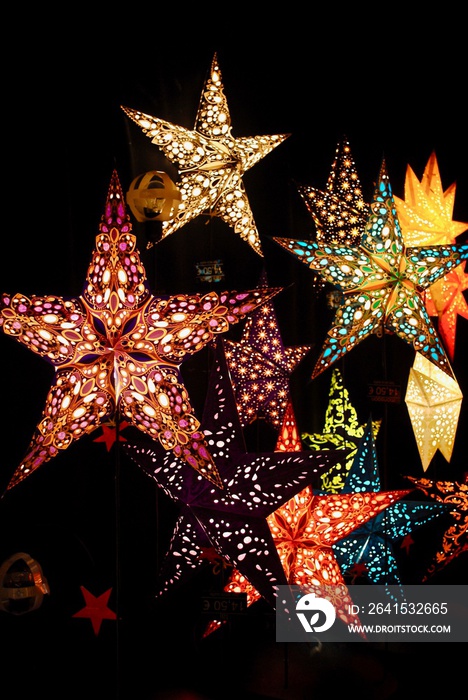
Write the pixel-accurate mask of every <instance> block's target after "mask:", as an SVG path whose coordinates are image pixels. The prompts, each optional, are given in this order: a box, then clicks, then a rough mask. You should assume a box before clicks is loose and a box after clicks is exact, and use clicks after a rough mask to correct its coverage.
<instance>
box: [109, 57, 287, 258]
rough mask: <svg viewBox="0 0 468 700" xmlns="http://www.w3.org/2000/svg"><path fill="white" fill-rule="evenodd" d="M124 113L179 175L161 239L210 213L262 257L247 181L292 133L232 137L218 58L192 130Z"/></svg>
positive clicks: (147, 116) (148, 117) (203, 92)
mask: <svg viewBox="0 0 468 700" xmlns="http://www.w3.org/2000/svg"><path fill="white" fill-rule="evenodd" d="M122 109H123V111H124V112H125V114H126V115H127V116H128V117H130V119H132V120H133V121H134V122H136V123H137V124H138V125H139V126H140V127H141V129H142V130H143V133H144V134H146V135H147V136H148V138H150V139H151V142H152V143H154V144H155V145H156V146H158V148H160V149H161V150H162V151H163V153H164V155H165V156H166V158H168V159H169V160H170V161H171V162H172V163H175V164H176V165H177V167H178V170H179V176H180V181H179V182H178V183H177V186H178V188H179V190H180V194H181V202H180V205H179V207H178V210H177V212H176V214H175V216H174V218H172V219H170V220H169V221H164V222H163V223H162V238H166V237H167V236H169V235H170V234H171V233H174V231H177V230H178V229H180V228H181V226H184V225H185V224H187V223H188V222H189V221H191V220H192V219H194V218H195V217H197V216H199V215H200V214H202V213H205V212H208V213H209V215H210V216H215V217H218V218H220V219H222V220H223V221H224V222H225V223H227V224H228V225H229V226H230V227H231V228H232V229H233V230H234V232H235V233H236V234H238V235H239V236H240V237H241V239H242V240H243V241H245V242H246V243H248V244H249V245H250V246H251V248H252V249H253V250H254V251H255V252H256V253H257V254H258V255H260V256H262V257H263V252H262V247H261V242H260V236H259V233H258V230H257V226H256V224H255V220H254V216H253V213H252V210H251V208H250V204H249V200H248V198H247V194H246V191H245V187H244V183H243V180H242V178H243V175H244V173H245V172H246V171H247V170H249V169H250V168H251V167H252V166H253V165H255V164H256V163H257V162H258V161H260V160H261V159H262V158H264V157H265V156H266V155H268V154H269V153H270V152H271V151H272V150H273V149H274V148H276V147H277V146H279V145H280V144H281V143H283V141H285V140H286V139H287V138H288V136H289V134H278V135H273V136H246V137H240V138H234V137H233V136H232V134H231V117H230V114H229V108H228V104H227V100H226V97H225V94H224V86H223V82H222V76H221V71H220V68H219V64H218V58H217V54H215V55H214V57H213V60H212V63H211V70H210V74H209V77H208V79H207V81H206V83H205V85H204V88H203V91H202V95H201V98H200V104H199V108H198V112H197V116H196V120H195V128H194V130H193V131H191V130H189V129H185V128H184V127H182V126H176V125H174V124H171V123H170V122H167V121H165V120H164V119H159V118H157V117H152V116H150V115H148V114H144V113H143V112H139V111H138V110H135V109H130V108H128V107H122Z"/></svg>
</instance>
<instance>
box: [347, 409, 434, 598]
mask: <svg viewBox="0 0 468 700" xmlns="http://www.w3.org/2000/svg"><path fill="white" fill-rule="evenodd" d="M369 490H370V491H380V490H381V483H380V475H379V467H378V460H377V450H376V446H375V441H374V436H373V430H372V422H371V421H369V422H368V424H367V426H366V430H365V433H364V435H363V437H362V439H361V441H360V443H359V448H358V451H357V453H356V456H355V458H354V460H353V465H352V467H351V470H350V472H349V474H348V476H347V479H346V484H345V486H344V488H343V493H359V492H361V491H364V492H365V491H369ZM445 512H446V508H445V507H444V506H443V505H441V504H439V503H425V502H423V501H421V502H419V501H412V500H411V501H410V500H405V499H401V500H399V501H397V502H396V503H392V504H391V505H390V506H389V507H388V508H386V509H385V510H384V511H382V512H380V513H379V514H378V515H376V516H375V518H371V519H370V520H368V521H367V522H366V523H364V524H363V525H362V526H360V527H358V528H357V529H356V530H354V531H353V532H352V533H351V534H350V535H347V536H346V537H344V538H343V539H341V540H339V542H336V543H335V544H334V545H333V551H334V553H335V556H336V559H337V561H338V563H339V565H340V568H341V571H342V572H343V573H344V574H346V573H348V574H349V573H351V574H354V575H356V573H357V572H360V573H362V574H365V575H366V576H367V577H368V579H369V580H370V581H371V582H372V583H375V584H386V585H389V586H399V585H400V584H401V580H400V575H399V571H398V565H397V559H396V557H395V554H394V550H393V543H394V542H396V541H398V540H400V539H402V538H404V537H405V536H406V535H408V534H410V533H411V532H413V531H414V530H415V529H416V528H419V527H421V526H422V525H424V524H426V523H428V522H430V521H431V520H433V519H434V518H436V517H438V516H439V515H442V514H443V513H445Z"/></svg>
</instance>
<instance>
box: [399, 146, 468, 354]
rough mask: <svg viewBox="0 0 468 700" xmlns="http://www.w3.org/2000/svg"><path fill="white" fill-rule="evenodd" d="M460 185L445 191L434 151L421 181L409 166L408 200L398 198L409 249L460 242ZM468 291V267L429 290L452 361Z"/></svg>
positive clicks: (467, 316)
mask: <svg viewBox="0 0 468 700" xmlns="http://www.w3.org/2000/svg"><path fill="white" fill-rule="evenodd" d="M455 193H456V183H452V185H450V187H448V188H447V189H446V190H445V191H444V190H443V187H442V179H441V176H440V171H439V165H438V162H437V158H436V154H435V153H434V152H433V153H431V156H430V158H429V160H428V162H427V164H426V167H425V169H424V173H423V176H422V178H421V181H419V180H418V178H417V177H416V175H415V173H414V171H413V170H412V168H411V167H410V166H409V165H408V166H407V168H406V178H405V199H400V198H399V197H396V196H395V206H396V209H397V213H398V219H399V221H400V225H401V230H402V233H403V238H404V241H405V244H406V245H407V246H429V245H445V244H447V243H456V239H457V238H458V237H459V236H460V235H461V234H462V233H464V232H465V231H466V230H467V229H468V223H467V222H462V221H454V220H453V218H452V216H453V208H454V205H455ZM466 289H468V275H467V274H466V272H465V270H464V266H459V267H457V268H455V269H454V270H451V271H450V272H448V274H447V275H445V277H442V278H441V279H439V280H437V282H434V284H433V285H431V286H430V287H429V289H428V290H427V291H426V308H427V310H428V313H429V315H430V316H436V317H437V319H438V326H437V327H438V331H439V334H440V337H441V338H442V340H443V342H444V344H445V347H446V349H447V353H448V355H449V357H450V359H451V360H453V358H454V355H455V338H456V329H457V319H458V316H461V317H463V318H465V319H468V304H467V302H466V299H465V297H464V295H463V292H464V291H465V290H466Z"/></svg>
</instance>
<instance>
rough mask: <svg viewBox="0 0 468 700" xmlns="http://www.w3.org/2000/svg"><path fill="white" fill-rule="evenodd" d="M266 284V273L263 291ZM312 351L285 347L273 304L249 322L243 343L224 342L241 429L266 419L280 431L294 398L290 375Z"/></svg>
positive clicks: (266, 305) (263, 280)
mask: <svg viewBox="0 0 468 700" xmlns="http://www.w3.org/2000/svg"><path fill="white" fill-rule="evenodd" d="M265 284H266V276H265V275H264V274H263V275H262V280H261V284H260V288H263V287H264V286H265ZM309 351H310V346H309V345H300V346H296V347H285V346H284V344H283V340H282V338H281V333H280V330H279V326H278V319H277V317H276V313H275V308H274V306H273V304H272V303H271V302H266V303H265V304H262V306H260V307H259V308H258V309H256V311H255V312H254V313H253V314H252V315H251V316H250V317H249V318H248V319H247V321H246V323H245V326H244V329H243V333H242V337H241V340H240V342H235V341H233V340H228V339H224V352H225V355H226V359H227V363H228V367H229V372H230V377H231V383H232V386H233V389H234V394H235V397H236V403H237V410H238V412H239V417H240V421H241V425H242V427H245V426H246V425H249V424H250V423H252V422H253V421H254V420H256V419H258V418H263V419H265V420H266V421H267V422H268V423H269V424H270V425H271V426H272V427H273V428H274V429H275V430H279V428H280V426H281V423H282V420H283V417H284V413H285V411H286V407H287V405H288V402H289V401H290V399H291V393H290V387H289V378H290V375H291V374H292V372H293V371H294V369H295V368H296V366H297V365H298V364H299V363H300V361H301V360H302V359H303V358H304V357H305V356H306V355H307V353H308V352H309Z"/></svg>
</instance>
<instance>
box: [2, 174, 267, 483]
mask: <svg viewBox="0 0 468 700" xmlns="http://www.w3.org/2000/svg"><path fill="white" fill-rule="evenodd" d="M131 229H132V227H131V223H130V219H129V216H128V214H127V212H126V208H125V204H124V199H123V194H122V189H121V186H120V182H119V179H118V176H117V173H116V172H115V171H114V173H113V175H112V179H111V183H110V187H109V191H108V197H107V202H106V207H105V213H104V215H103V217H102V220H101V224H100V230H99V234H98V235H97V237H96V246H95V250H94V252H93V255H92V259H91V263H90V265H89V268H88V275H87V279H86V286H85V289H84V292H83V294H82V295H81V296H80V297H78V298H74V299H64V298H61V297H58V296H53V295H49V296H45V297H39V296H33V297H31V298H28V297H26V296H24V295H23V294H14V295H11V294H3V296H2V304H1V309H0V310H1V314H0V325H1V328H2V330H3V332H4V333H6V334H7V335H9V336H11V337H12V338H14V339H15V340H17V341H18V342H20V343H22V344H23V345H24V346H26V347H27V348H29V349H30V350H31V351H32V352H34V353H36V354H37V355H40V356H41V357H44V358H45V359H46V360H48V361H49V362H50V363H51V364H52V365H54V367H55V381H54V384H53V386H52V388H51V389H50V391H49V394H48V396H47V399H46V404H45V408H44V410H43V413H42V418H41V420H40V422H39V424H38V426H37V428H36V431H35V433H34V435H33V438H32V441H31V444H30V447H29V450H28V452H27V454H26V456H25V458H24V460H23V462H22V463H21V464H20V465H19V467H18V468H17V469H16V471H15V472H14V474H13V477H12V478H11V480H10V482H9V484H8V486H7V490H8V489H10V488H12V487H13V486H15V485H16V484H18V483H19V482H20V481H22V480H23V479H25V478H26V477H27V476H29V475H30V474H32V473H33V472H34V471H35V470H36V469H38V467H40V466H41V465H42V464H44V463H45V462H47V461H48V460H50V459H51V458H53V457H56V456H57V455H58V454H59V453H60V452H61V451H62V450H65V449H67V448H68V447H70V445H71V444H73V443H74V442H75V441H76V440H79V439H80V438H81V437H82V436H83V435H85V434H87V433H91V432H92V431H94V430H95V429H96V428H97V427H99V426H101V425H104V424H107V423H109V421H110V420H112V419H116V418H117V419H118V420H124V421H126V422H127V423H129V424H131V425H133V426H134V427H136V428H138V429H139V430H140V431H141V432H143V433H145V434H146V435H147V436H148V437H150V438H151V439H153V440H157V441H158V442H159V443H160V444H161V445H162V447H163V448H164V449H165V450H172V451H173V452H174V454H175V455H177V456H178V457H180V458H181V459H183V460H184V461H185V462H187V463H188V464H189V465H190V466H191V467H193V468H194V469H195V470H196V471H197V472H199V473H200V474H201V475H202V476H204V477H205V478H207V479H208V480H209V481H212V482H213V483H215V484H216V485H217V486H220V487H221V488H222V481H221V480H220V478H219V475H218V472H217V469H216V467H215V464H214V462H213V459H212V457H211V455H210V453H209V451H208V448H207V446H206V443H205V438H204V435H203V433H202V432H201V430H200V423H199V421H198V420H197V418H196V417H195V415H194V413H193V410H192V407H191V404H190V398H189V396H188V393H187V390H186V388H185V386H184V384H183V381H182V378H181V374H180V365H181V363H182V361H183V360H184V359H185V358H186V357H187V356H189V355H192V354H193V353H195V352H198V351H199V350H201V349H202V348H203V347H205V346H206V345H207V344H208V343H210V342H211V341H212V340H213V338H214V337H216V336H217V335H218V334H220V333H224V332H226V331H227V330H228V329H229V328H230V327H231V326H232V324H236V323H238V322H239V321H240V320H241V319H243V318H244V317H245V316H246V315H247V314H248V313H250V311H252V310H253V309H254V308H255V307H256V306H259V305H261V304H262V303H264V302H266V301H267V300H269V299H270V298H271V296H273V294H275V293H277V292H278V291H279V290H278V289H276V290H271V289H266V288H262V289H257V290H254V291H250V292H242V293H237V292H224V293H222V294H219V295H218V294H216V293H214V292H209V293H207V294H205V295H203V296H200V295H198V294H194V295H189V296H187V295H184V294H179V295H176V296H170V297H156V296H153V295H152V294H151V291H150V289H149V288H148V286H147V281H146V273H145V269H144V267H143V265H142V263H141V261H140V257H139V253H138V250H137V248H136V237H135V236H134V235H133V234H132V233H131Z"/></svg>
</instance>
